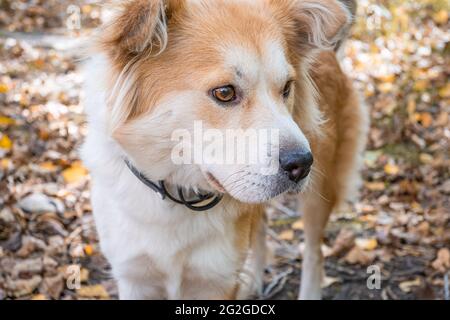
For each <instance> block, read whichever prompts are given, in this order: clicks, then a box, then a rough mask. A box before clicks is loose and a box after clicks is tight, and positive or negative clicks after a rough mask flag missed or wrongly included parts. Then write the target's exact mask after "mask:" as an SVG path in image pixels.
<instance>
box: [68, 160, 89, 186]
mask: <svg viewBox="0 0 450 320" xmlns="http://www.w3.org/2000/svg"><path fill="white" fill-rule="evenodd" d="M87 174H88V171H87V169H86V168H85V167H84V166H83V165H82V164H81V161H75V162H74V163H73V164H72V165H71V166H70V167H69V168H67V169H66V170H64V171H63V172H62V175H63V178H64V181H66V182H67V183H76V182H79V181H81V180H82V179H83V178H85V177H86V176H87Z"/></svg>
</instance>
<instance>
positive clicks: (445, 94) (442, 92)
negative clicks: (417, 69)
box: [439, 82, 450, 98]
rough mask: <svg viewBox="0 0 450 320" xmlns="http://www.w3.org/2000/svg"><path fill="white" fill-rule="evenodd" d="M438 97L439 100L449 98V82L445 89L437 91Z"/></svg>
mask: <svg viewBox="0 0 450 320" xmlns="http://www.w3.org/2000/svg"><path fill="white" fill-rule="evenodd" d="M439 96H440V97H441V98H450V82H449V83H447V84H446V85H445V87H443V88H441V89H439Z"/></svg>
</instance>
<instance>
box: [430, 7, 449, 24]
mask: <svg viewBox="0 0 450 320" xmlns="http://www.w3.org/2000/svg"><path fill="white" fill-rule="evenodd" d="M433 20H434V22H436V23H437V24H446V23H447V21H448V11H447V10H445V9H442V10H439V11H438V12H436V13H435V14H433Z"/></svg>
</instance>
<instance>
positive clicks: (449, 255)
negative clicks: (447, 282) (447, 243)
mask: <svg viewBox="0 0 450 320" xmlns="http://www.w3.org/2000/svg"><path fill="white" fill-rule="evenodd" d="M431 266H432V267H433V268H434V269H436V270H438V271H440V272H442V273H444V272H446V271H447V270H448V269H449V268H450V250H449V249H447V248H442V249H440V250H439V251H438V253H437V257H436V260H434V261H433V262H432V263H431Z"/></svg>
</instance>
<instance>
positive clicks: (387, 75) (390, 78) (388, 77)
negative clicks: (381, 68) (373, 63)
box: [378, 73, 395, 83]
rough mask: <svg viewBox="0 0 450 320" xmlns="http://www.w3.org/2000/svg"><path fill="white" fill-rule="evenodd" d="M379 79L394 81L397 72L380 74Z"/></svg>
mask: <svg viewBox="0 0 450 320" xmlns="http://www.w3.org/2000/svg"><path fill="white" fill-rule="evenodd" d="M378 80H380V81H381V82H389V83H392V82H394V80H395V74H393V73H391V74H386V75H382V76H379V77H378Z"/></svg>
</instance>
